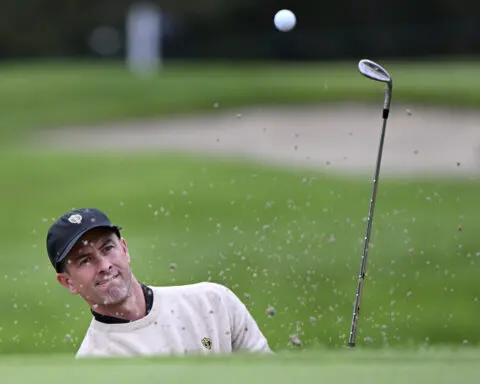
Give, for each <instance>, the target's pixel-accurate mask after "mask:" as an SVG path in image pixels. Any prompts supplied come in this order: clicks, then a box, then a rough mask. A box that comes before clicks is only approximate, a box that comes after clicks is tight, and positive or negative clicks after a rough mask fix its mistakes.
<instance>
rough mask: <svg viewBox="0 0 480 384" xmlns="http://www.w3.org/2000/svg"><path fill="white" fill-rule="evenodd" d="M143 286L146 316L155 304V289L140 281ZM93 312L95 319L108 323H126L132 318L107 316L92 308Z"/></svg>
mask: <svg viewBox="0 0 480 384" xmlns="http://www.w3.org/2000/svg"><path fill="white" fill-rule="evenodd" d="M140 285H141V286H142V291H143V296H144V297H145V306H146V308H147V309H146V311H145V316H146V315H148V314H149V313H150V311H151V310H152V306H153V291H152V289H151V288H150V287H147V286H146V285H144V284H142V283H140ZM90 312H92V315H93V316H94V317H95V320H97V321H99V322H101V323H106V324H124V323H131V320H127V319H120V318H118V317H114V316H106V315H102V314H100V313H97V312H95V311H94V310H93V309H91V310H90Z"/></svg>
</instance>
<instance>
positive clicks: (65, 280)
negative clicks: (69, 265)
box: [57, 272, 78, 295]
mask: <svg viewBox="0 0 480 384" xmlns="http://www.w3.org/2000/svg"><path fill="white" fill-rule="evenodd" d="M57 281H58V282H59V283H60V284H62V285H63V286H64V287H65V288H67V289H68V290H69V291H70V292H71V293H72V294H73V295H76V294H78V291H77V290H76V288H75V287H74V286H73V285H72V281H71V280H70V275H69V274H68V273H65V272H62V273H57Z"/></svg>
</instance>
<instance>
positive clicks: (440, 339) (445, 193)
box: [0, 150, 480, 377]
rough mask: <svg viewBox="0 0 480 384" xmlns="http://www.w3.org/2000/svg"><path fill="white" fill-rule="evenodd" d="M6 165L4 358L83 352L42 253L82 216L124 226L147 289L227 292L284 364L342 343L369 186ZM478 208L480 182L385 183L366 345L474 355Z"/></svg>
mask: <svg viewBox="0 0 480 384" xmlns="http://www.w3.org/2000/svg"><path fill="white" fill-rule="evenodd" d="M0 156H1V158H0V159H1V161H0V172H1V174H2V199H1V200H0V208H1V212H2V216H1V218H0V242H1V244H2V251H3V256H2V257H1V258H0V270H1V272H2V273H1V275H0V284H1V290H0V301H1V302H2V316H1V318H0V353H4V354H6V353H26V354H39V353H59V352H65V353H73V352H74V351H75V350H76V348H77V347H78V344H79V342H80V341H81V339H82V337H83V335H84V332H85V330H86V328H87V326H88V323H89V321H90V318H91V317H90V314H89V312H88V309H87V308H86V306H85V304H84V303H83V302H82V301H81V299H80V298H78V297H73V296H71V295H70V294H68V292H67V291H66V290H65V289H64V288H63V287H61V286H60V285H59V284H58V283H57V282H56V281H55V276H54V273H53V270H52V269H51V267H50V265H49V264H48V261H47V256H46V253H45V246H44V244H45V234H46V231H47V228H48V225H49V223H50V222H51V220H52V218H53V217H56V216H58V215H60V214H62V213H63V212H65V211H66V210H69V209H70V208H72V207H80V206H96V207H99V208H101V209H103V210H105V211H106V212H108V214H109V215H110V216H111V218H112V219H113V220H114V221H115V222H117V223H119V224H121V225H123V226H124V228H125V229H124V235H125V237H126V239H127V242H128V244H129V246H130V252H131V254H132V258H133V268H134V271H135V272H136V274H137V276H138V277H139V279H140V280H142V281H144V282H147V283H149V284H158V285H165V284H167V285H172V284H184V283H189V282H196V281H202V280H211V281H215V282H219V283H223V284H226V285H228V286H229V287H231V288H232V289H233V290H234V291H235V292H236V293H237V294H238V295H239V296H240V297H241V298H242V299H243V300H244V301H245V303H246V304H247V306H248V307H249V308H250V310H251V311H252V313H253V314H254V316H255V318H256V319H257V320H258V323H259V325H260V327H261V328H262V330H263V331H264V333H265V335H266V336H267V338H268V339H269V341H270V343H271V346H272V347H273V348H274V349H275V350H288V349H292V347H291V346H289V344H288V339H289V336H290V335H291V334H294V333H295V334H298V335H299V337H300V339H301V340H302V341H303V346H302V347H301V348H299V349H298V350H296V351H297V352H299V351H303V350H314V349H316V348H318V347H319V346H327V347H333V348H335V347H338V346H340V345H344V344H345V342H346V336H347V334H348V331H349V326H350V316H351V311H352V304H353V297H354V290H355V286H356V278H357V273H358V268H359V264H360V256H361V248H362V237H363V232H364V227H365V222H364V218H365V216H366V214H367V211H368V202H369V197H370V190H371V176H370V175H368V176H365V177H363V176H362V175H359V176H358V177H357V178H354V179H346V178H341V177H335V176H332V175H322V174H319V173H316V172H314V171H298V172H294V171H293V170H288V169H282V168H278V169H276V168H267V167H261V166H258V165H254V164H248V163H242V162H236V161H234V160H231V161H223V160H220V159H217V160H213V159H202V158H195V157H180V156H174V155H162V156H160V155H155V154H150V155H142V154H136V155H131V156H129V157H125V156H123V155H121V154H119V155H108V156H107V155H105V156H101V155H92V156H84V155H73V154H70V155H69V154H63V153H62V154H60V153H48V154H47V153H43V152H41V151H38V152H28V153H27V152H22V151H20V150H18V151H12V152H3V153H2V154H0ZM479 194H480V183H479V182H478V181H477V180H467V179H465V180H463V179H458V180H455V181H449V180H443V179H425V180H416V181H410V180H389V179H387V178H384V179H383V180H382V182H381V187H380V188H379V191H378V204H377V210H376V216H375V223H374V230H373V234H372V248H371V251H370V256H369V265H368V278H367V280H366V284H365V292H364V302H363V306H362V312H361V319H360V324H359V335H358V341H359V344H361V345H365V346H368V347H372V348H379V347H385V346H391V347H408V346H412V345H413V346H418V345H439V344H454V345H455V344H456V345H462V344H465V343H468V345H476V344H478V342H479V340H480V335H479V333H478V332H477V325H476V323H475V321H474V319H476V318H478V316H479V315H480V303H479V298H480V288H479V285H478V284H477V282H478V268H479V267H480V264H479V263H480V248H479V246H478V233H479V231H480V224H479V221H478V216H479V213H480V212H479V203H478V196H479ZM459 226H461V229H462V230H459V229H460V227H459ZM171 263H175V264H176V266H177V268H176V270H175V271H171V270H170V268H169V266H170V264H171ZM270 305H271V306H274V307H275V308H276V310H277V314H276V315H275V316H274V317H271V318H270V317H268V316H267V315H266V314H265V309H266V308H267V307H268V306H270ZM294 350H295V349H294ZM411 364H413V365H414V366H416V363H411ZM48 367H52V365H48V366H47V367H46V368H45V369H47V370H48V369H53V368H48ZM431 367H432V369H434V368H433V367H436V365H432V366H431ZM201 369H204V370H206V368H203V367H202V368H201ZM238 369H241V368H238ZM258 369H260V368H258ZM310 369H311V370H312V371H311V372H319V371H317V369H318V368H317V367H311V368H310ZM365 369H367V368H365ZM382 369H387V368H382ZM392 369H394V368H392ZM402 369H403V368H402ZM405 369H407V368H405ZM412 369H417V368H415V367H413V368H412ZM172 372H173V368H172ZM370 372H371V373H373V372H374V368H373V367H371V371H370ZM392 372H393V371H392ZM367 373H368V372H367ZM172 374H173V373H172ZM299 374H300V373H299ZM312 374H313V373H312ZM342 374H343V373H342ZM345 374H346V373H345ZM212 376H214V374H213V373H212ZM232 377H237V375H234V374H233V375H232Z"/></svg>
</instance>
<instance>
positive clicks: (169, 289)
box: [149, 281, 230, 296]
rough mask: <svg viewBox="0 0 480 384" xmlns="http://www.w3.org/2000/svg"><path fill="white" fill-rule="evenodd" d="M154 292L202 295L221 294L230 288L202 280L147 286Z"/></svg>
mask: <svg viewBox="0 0 480 384" xmlns="http://www.w3.org/2000/svg"><path fill="white" fill-rule="evenodd" d="M149 287H150V288H151V289H152V290H153V292H154V294H155V293H156V294H160V295H165V294H167V295H168V294H169V295H188V296H203V295H212V294H213V295H217V296H223V295H225V294H226V293H229V292H230V289H229V288H228V287H226V286H225V285H222V284H219V283H213V282H210V281H202V282H199V283H192V284H184V285H171V286H149Z"/></svg>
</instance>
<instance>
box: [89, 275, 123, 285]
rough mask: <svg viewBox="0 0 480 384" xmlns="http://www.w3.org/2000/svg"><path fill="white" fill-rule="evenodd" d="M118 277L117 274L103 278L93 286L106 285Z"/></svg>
mask: <svg viewBox="0 0 480 384" xmlns="http://www.w3.org/2000/svg"><path fill="white" fill-rule="evenodd" d="M118 276H120V273H117V274H115V275H109V276H104V277H103V279H102V280H100V281H97V283H96V284H95V285H106V284H108V283H109V282H110V281H112V280H115V279H116V278H117V277H118Z"/></svg>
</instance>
